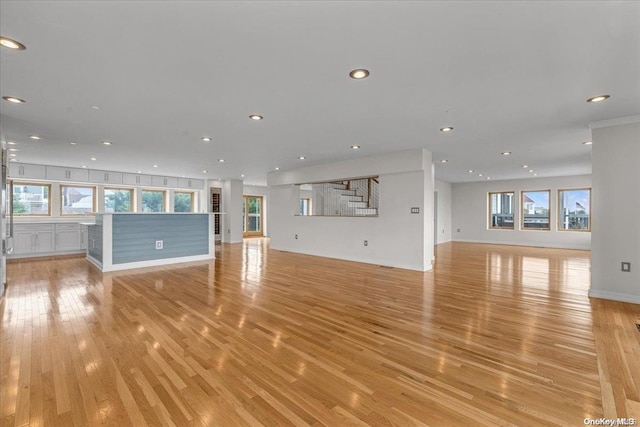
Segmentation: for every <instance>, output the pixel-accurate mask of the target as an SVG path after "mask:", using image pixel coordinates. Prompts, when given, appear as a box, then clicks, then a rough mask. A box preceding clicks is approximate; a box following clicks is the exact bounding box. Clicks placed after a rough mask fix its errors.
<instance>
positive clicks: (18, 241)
mask: <svg viewBox="0 0 640 427" xmlns="http://www.w3.org/2000/svg"><path fill="white" fill-rule="evenodd" d="M54 241H55V238H54V225H53V224H20V225H16V226H15V227H14V238H13V253H14V254H15V255H25V254H38V253H47V252H53V251H54Z"/></svg>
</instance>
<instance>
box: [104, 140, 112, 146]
mask: <svg viewBox="0 0 640 427" xmlns="http://www.w3.org/2000/svg"><path fill="white" fill-rule="evenodd" d="M102 145H113V143H112V142H111V141H102Z"/></svg>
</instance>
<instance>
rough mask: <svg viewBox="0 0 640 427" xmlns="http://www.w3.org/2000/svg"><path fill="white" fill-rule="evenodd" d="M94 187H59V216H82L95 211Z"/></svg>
mask: <svg viewBox="0 0 640 427" xmlns="http://www.w3.org/2000/svg"><path fill="white" fill-rule="evenodd" d="M95 194H96V189H95V187H79V186H73V185H61V186H60V214H61V215H84V214H85V213H89V212H95V211H96V208H95V206H96V198H95Z"/></svg>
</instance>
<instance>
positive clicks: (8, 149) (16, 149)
mask: <svg viewBox="0 0 640 427" xmlns="http://www.w3.org/2000/svg"><path fill="white" fill-rule="evenodd" d="M7 151H20V149H19V148H7Z"/></svg>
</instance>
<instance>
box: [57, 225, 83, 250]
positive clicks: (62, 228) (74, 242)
mask: <svg viewBox="0 0 640 427" xmlns="http://www.w3.org/2000/svg"><path fill="white" fill-rule="evenodd" d="M80 238H81V236H80V225H79V224H77V223H73V224H56V251H77V250H80V248H81V245H80Z"/></svg>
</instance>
